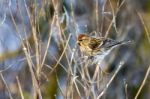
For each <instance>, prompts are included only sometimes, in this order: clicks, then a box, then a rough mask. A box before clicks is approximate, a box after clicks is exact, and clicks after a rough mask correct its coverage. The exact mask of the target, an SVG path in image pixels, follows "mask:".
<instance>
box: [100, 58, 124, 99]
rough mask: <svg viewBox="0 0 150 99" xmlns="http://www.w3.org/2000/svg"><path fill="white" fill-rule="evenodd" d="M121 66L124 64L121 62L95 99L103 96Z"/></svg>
mask: <svg viewBox="0 0 150 99" xmlns="http://www.w3.org/2000/svg"><path fill="white" fill-rule="evenodd" d="M123 64H124V62H123V61H121V62H120V64H119V67H118V68H117V70H116V71H115V73H114V75H113V76H112V77H111V79H110V81H109V82H108V83H107V85H106V87H105V88H104V89H103V91H102V92H101V93H100V95H99V96H98V97H97V99H100V98H101V97H102V96H103V95H104V93H105V92H106V91H107V89H108V87H109V86H110V84H111V83H112V81H113V80H114V78H115V77H116V75H117V74H118V72H119V71H120V69H121V67H122V66H123Z"/></svg>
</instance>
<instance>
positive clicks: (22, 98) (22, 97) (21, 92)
mask: <svg viewBox="0 0 150 99" xmlns="http://www.w3.org/2000/svg"><path fill="white" fill-rule="evenodd" d="M16 79H17V84H18V87H19V91H20V95H21V99H24V96H23V91H22V88H21V84H20V81H19V79H18V76H17V77H16Z"/></svg>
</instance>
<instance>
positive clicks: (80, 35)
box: [78, 34, 88, 41]
mask: <svg viewBox="0 0 150 99" xmlns="http://www.w3.org/2000/svg"><path fill="white" fill-rule="evenodd" d="M84 37H88V35H86V34H79V36H78V41H80V40H82V39H83V38H84Z"/></svg>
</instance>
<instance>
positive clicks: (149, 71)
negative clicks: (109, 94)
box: [134, 65, 150, 99]
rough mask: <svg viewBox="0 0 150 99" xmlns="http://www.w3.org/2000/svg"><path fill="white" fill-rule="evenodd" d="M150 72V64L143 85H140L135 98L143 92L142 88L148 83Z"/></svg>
mask: <svg viewBox="0 0 150 99" xmlns="http://www.w3.org/2000/svg"><path fill="white" fill-rule="evenodd" d="M149 74H150V65H149V67H148V69H147V72H146V75H145V77H144V80H143V82H142V84H141V86H140V88H139V90H138V92H137V93H136V95H135V98H134V99H137V98H138V96H139V94H140V93H141V90H142V88H143V87H144V85H145V83H146V80H147V78H148V76H149Z"/></svg>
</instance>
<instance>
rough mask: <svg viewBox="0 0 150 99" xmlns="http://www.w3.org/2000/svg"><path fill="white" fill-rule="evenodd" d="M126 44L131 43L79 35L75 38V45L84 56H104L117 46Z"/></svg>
mask: <svg viewBox="0 0 150 99" xmlns="http://www.w3.org/2000/svg"><path fill="white" fill-rule="evenodd" d="M128 43H131V41H130V40H127V41H116V40H114V39H111V38H105V37H92V36H89V35H86V34H79V35H78V37H77V44H78V45H79V48H80V50H81V52H82V53H83V54H84V55H86V56H97V55H99V56H100V55H103V56H106V55H108V54H109V52H111V51H112V49H114V48H116V47H117V46H119V45H124V44H128Z"/></svg>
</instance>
